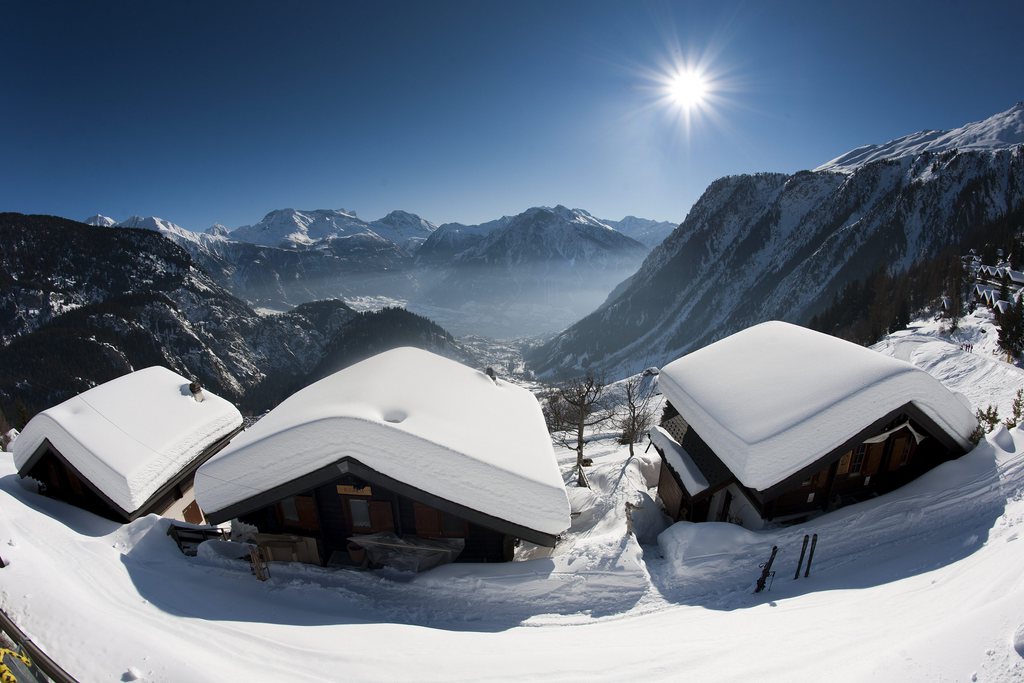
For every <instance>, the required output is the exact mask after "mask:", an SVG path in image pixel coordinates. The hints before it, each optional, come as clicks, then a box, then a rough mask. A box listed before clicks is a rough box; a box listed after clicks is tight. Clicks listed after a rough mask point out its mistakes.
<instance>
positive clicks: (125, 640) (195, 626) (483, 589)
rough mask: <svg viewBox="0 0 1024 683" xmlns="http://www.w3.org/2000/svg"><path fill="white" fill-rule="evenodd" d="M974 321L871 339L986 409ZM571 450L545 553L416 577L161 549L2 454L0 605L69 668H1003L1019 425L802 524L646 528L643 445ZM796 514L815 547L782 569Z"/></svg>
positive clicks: (773, 673) (1019, 596) (881, 675)
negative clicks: (808, 561)
mask: <svg viewBox="0 0 1024 683" xmlns="http://www.w3.org/2000/svg"><path fill="white" fill-rule="evenodd" d="M986 325H989V324H988V323H986V322H985V321H984V320H982V319H981V318H978V319H977V320H976V321H973V322H972V321H971V319H970V318H967V319H965V324H964V326H963V329H962V330H961V333H960V334H961V335H966V336H965V338H964V339H961V338H959V337H958V338H956V339H954V340H953V341H949V340H948V339H946V338H944V337H943V336H942V335H941V331H940V328H939V326H938V325H937V324H932V323H923V322H922V323H919V324H916V325H915V326H914V329H912V330H910V331H908V332H905V333H897V334H895V335H893V336H892V337H890V338H889V339H887V340H886V341H884V342H882V344H880V345H879V348H880V349H882V350H884V351H886V352H889V353H892V354H893V355H897V356H900V357H907V358H909V359H910V360H911V361H912V362H914V363H915V364H917V365H919V366H920V367H923V368H926V369H928V370H929V371H930V372H933V373H934V374H936V376H938V377H939V378H940V379H942V381H943V382H945V383H946V384H947V385H948V386H950V388H952V389H954V390H958V391H961V392H962V393H964V394H966V395H968V396H969V397H970V398H971V399H972V401H974V402H975V403H976V404H978V403H989V402H991V403H996V404H997V405H999V406H1000V410H1001V412H1004V411H1008V406H1009V402H1010V400H1011V399H1012V396H1013V393H1014V392H1015V391H1016V389H1017V388H1018V386H1020V385H1021V384H1022V380H1024V373H1022V372H1021V370H1019V369H1018V368H1015V367H1013V366H1008V365H1006V364H1004V363H1002V362H1000V361H999V360H997V359H995V358H994V357H993V354H991V353H990V352H989V351H988V350H986V347H985V342H984V339H983V338H982V333H981V331H980V330H981V329H984V328H985V327H986ZM989 327H990V325H989ZM984 334H985V335H989V334H993V332H992V330H991V329H989V330H988V331H987V332H985V333H984ZM970 335H975V337H974V338H975V339H976V341H975V347H974V353H973V354H969V353H968V352H966V351H961V350H960V346H959V344H960V343H963V342H964V341H965V340H966V338H968V337H969V336H970ZM977 340H981V341H977ZM995 355H998V354H995ZM1003 406H1006V408H1003ZM587 448H588V451H587V455H588V456H590V457H592V458H593V459H594V465H593V467H592V468H590V471H589V477H590V481H591V484H592V486H593V490H592V491H588V490H586V489H577V488H575V487H574V486H573V485H572V484H570V487H569V494H570V500H571V501H572V504H573V509H574V510H575V511H576V512H578V513H579V514H578V515H577V516H576V517H575V519H574V520H573V526H572V529H571V530H570V531H569V532H568V533H567V534H566V535H565V539H564V541H563V542H562V543H560V545H559V546H558V547H557V548H556V549H555V551H554V555H552V556H547V555H548V554H549V553H548V552H547V551H545V550H543V549H539V548H526V547H524V548H521V549H520V556H521V557H522V558H524V561H521V562H516V563H511V564H495V565H448V566H445V567H440V568H438V569H434V570H431V571H429V572H426V573H423V574H419V575H411V574H403V573H398V572H393V571H387V570H383V571H376V572H355V571H333V570H324V569H320V568H316V567H308V566H303V565H287V564H279V563H275V564H273V565H272V566H271V572H272V577H271V579H270V580H269V581H267V582H265V583H260V582H258V581H257V580H256V579H255V578H254V577H252V576H251V575H250V574H249V571H248V568H247V567H246V566H245V565H243V564H242V563H239V562H236V561H231V560H224V559H204V558H202V557H200V558H187V557H185V556H183V555H181V554H180V553H179V552H178V550H177V548H176V547H175V546H174V544H173V543H172V542H171V540H170V539H169V538H167V536H166V535H165V528H166V522H165V521H163V520H161V519H160V518H157V517H154V516H150V517H146V518H143V519H140V520H137V521H136V522H134V523H132V524H130V525H126V526H120V525H117V524H115V523H112V522H108V521H106V520H101V519H99V518H96V517H94V516H92V515H90V514H88V513H85V512H82V511H79V510H76V509H74V508H71V507H69V506H67V505H64V504H62V503H59V502H56V501H52V500H48V499H46V498H42V497H40V496H38V495H36V494H34V493H32V492H30V491H29V489H28V487H26V486H25V485H24V484H23V483H22V482H21V481H20V480H19V479H18V478H17V476H16V475H15V473H14V467H13V463H12V461H11V459H10V456H9V455H2V456H0V556H3V558H4V559H5V560H8V561H9V562H10V563H11V564H10V566H9V567H7V568H6V569H0V605H2V607H3V609H4V610H5V611H7V612H8V614H10V615H11V616H12V617H13V618H14V619H15V621H17V622H18V623H19V625H20V626H21V627H22V628H23V629H24V630H25V631H27V632H28V633H29V635H30V636H31V637H32V638H34V639H35V640H36V642H37V643H38V644H39V645H40V646H41V647H42V648H43V649H44V650H46V651H47V652H48V653H49V654H50V655H51V656H53V657H54V658H55V659H56V660H57V661H58V662H60V663H61V664H62V665H63V666H64V667H65V668H66V669H68V670H69V671H70V672H71V673H72V674H74V675H76V676H78V677H79V678H81V679H82V680H87V681H88V680H130V679H132V678H133V677H135V678H142V679H146V680H159V681H178V680H189V681H205V680H211V681H212V680H238V679H242V678H246V679H252V680H271V679H276V680H289V681H291V680H342V679H344V680H391V679H416V680H480V679H512V678H516V679H526V678H541V677H542V678H544V679H546V680H621V679H625V678H631V679H632V678H636V679H655V680H665V679H682V678H690V679H694V680H757V681H762V680H816V679H820V678H821V677H822V676H827V677H828V678H829V679H830V680H865V679H878V680H894V681H895V680H899V681H904V680H929V681H932V680H971V679H972V678H976V679H977V680H997V681H1008V680H1020V679H1021V678H1024V578H1022V574H1021V568H1022V567H1024V539H1021V538H1019V534H1020V532H1021V531H1022V530H1024V431H1021V430H1017V429H1014V430H1011V431H1006V430H1004V429H1002V428H1000V429H999V430H998V431H997V432H996V433H994V434H993V435H991V436H990V437H989V439H987V440H986V441H984V442H982V444H981V445H980V446H979V447H978V448H976V449H975V450H974V451H972V452H971V453H970V454H968V455H966V456H964V457H962V458H960V459H958V460H956V461H953V462H950V463H946V464H944V465H942V466H940V467H938V468H936V469H935V470H933V471H931V472H930V473H928V474H927V475H925V476H924V477H922V478H921V479H918V480H917V481H915V482H913V483H911V484H910V485H908V486H906V487H904V488H903V489H900V490H899V491H896V492H893V493H891V494H889V495H886V496H882V497H879V498H876V499H874V500H871V501H868V502H866V503H862V504H859V505H855V506H850V507H847V508H844V509H841V510H839V511H837V512H835V513H832V514H829V515H825V516H822V517H819V518H817V519H816V520H813V521H811V522H809V523H806V524H804V525H801V526H794V527H785V528H776V529H769V530H765V531H760V532H748V531H746V530H744V529H741V528H739V527H734V526H731V525H722V524H713V523H709V524H700V525H695V524H689V523H680V524H677V525H675V526H673V527H671V528H670V530H669V531H667V532H665V533H663V534H661V536H660V542H659V533H660V532H662V531H663V530H664V528H665V520H664V519H663V518H662V517H661V515H660V513H659V512H658V510H657V508H656V506H655V504H654V501H653V500H652V498H651V495H652V493H653V492H652V491H650V490H649V487H650V486H653V485H654V484H655V483H656V474H657V458H656V456H655V454H654V451H653V449H652V450H651V452H650V453H647V454H645V453H643V450H642V448H641V449H640V450H639V451H638V453H637V455H636V456H635V457H634V458H632V459H630V458H629V457H628V452H627V451H626V448H625V447H623V446H619V445H617V444H615V442H614V438H613V435H612V434H610V433H609V434H595V435H593V440H592V442H591V443H590V444H588V446H587ZM558 453H559V457H560V462H561V465H562V470H563V473H564V476H565V478H566V480H567V481H572V480H573V476H572V473H571V465H572V462H573V461H574V454H573V453H572V452H570V451H567V450H564V449H562V450H559V451H558ZM627 506H628V507H634V506H639V508H638V509H635V510H634V511H633V514H632V521H631V522H630V520H629V517H628V516H627ZM630 527H632V529H633V531H634V532H635V534H634V533H633V532H631V531H630ZM805 533H812V534H813V533H816V534H818V537H819V540H818V546H817V553H816V555H815V559H814V565H813V568H812V570H811V576H810V578H807V579H804V578H801V579H799V580H793V571H794V569H795V565H796V558H797V555H798V554H799V544H800V540H801V539H802V538H803V535H804V534H805ZM1018 540H1019V541H1020V542H1019V543H1018V542H1017V541H1018ZM773 544H777V545H778V546H779V548H780V552H779V555H778V558H777V560H776V564H775V569H776V570H777V572H778V573H777V576H776V577H775V580H774V582H773V584H772V586H771V590H770V591H767V592H764V593H760V594H757V595H755V594H753V593H752V589H753V584H754V581H755V579H756V578H757V575H758V573H759V570H758V567H757V565H758V563H760V562H763V561H765V560H766V559H767V557H768V553H769V551H770V548H771V546H772V545H773ZM529 557H533V558H534V559H525V558H529Z"/></svg>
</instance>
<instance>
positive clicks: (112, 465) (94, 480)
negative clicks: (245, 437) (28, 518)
mask: <svg viewBox="0 0 1024 683" xmlns="http://www.w3.org/2000/svg"><path fill="white" fill-rule="evenodd" d="M189 384H190V382H189V380H187V379H185V378H184V377H182V376H181V375H178V374H177V373H174V372H171V371H170V370H168V369H167V368H163V367H159V366H154V367H151V368H146V369H144V370H138V371H136V372H132V373H130V374H127V375H124V376H122V377H118V378H117V379H113V380H111V381H109V382H106V383H104V384H101V385H99V386H97V387H93V388H92V389H89V390H88V391H85V392H83V393H81V394H79V395H78V396H75V397H74V398H70V399H68V400H67V401H64V402H63V403H61V404H58V405H56V406H53V407H52V408H49V409H47V410H44V411H43V412H41V413H39V414H38V415H36V416H35V417H33V418H32V419H31V420H30V421H29V423H28V425H26V426H25V430H24V431H23V432H22V433H21V434H20V435H19V436H18V438H17V439H16V440H15V441H14V443H13V444H12V448H11V450H12V452H13V453H14V461H15V464H16V465H17V467H18V470H19V471H22V468H23V467H24V466H25V465H26V464H28V462H29V460H30V459H31V458H32V456H33V455H34V454H35V453H36V451H37V450H38V449H39V447H40V445H42V443H43V441H44V440H48V441H49V442H50V444H51V445H52V446H53V448H55V449H56V450H57V451H58V452H60V454H61V455H62V456H63V457H64V459H65V460H67V461H68V463H69V464H71V466H72V467H74V468H75V469H76V470H78V472H79V473H80V474H81V475H82V476H83V477H85V478H86V479H87V480H88V481H89V482H90V483H91V484H92V485H93V486H95V487H96V488H97V489H98V490H99V491H100V492H102V493H103V494H104V495H105V496H107V497H108V498H109V499H110V500H111V501H112V502H113V503H114V504H115V505H117V506H119V507H120V508H121V509H122V510H123V511H124V512H126V513H128V514H131V513H134V512H135V511H137V510H138V509H139V508H141V507H142V505H143V504H145V503H146V501H147V500H148V499H149V498H150V496H152V495H153V494H154V493H156V492H157V490H159V489H160V487H162V486H163V485H164V484H166V483H168V482H169V481H171V480H172V479H173V478H174V477H175V475H177V474H178V473H179V472H181V470H183V469H185V468H186V467H187V466H188V465H189V464H190V463H191V462H192V461H194V460H195V459H196V458H197V457H198V456H199V455H201V454H202V453H203V452H204V451H205V450H206V449H207V448H209V447H210V446H211V445H213V444H214V443H216V442H217V441H219V440H220V439H222V438H224V437H226V436H228V435H230V434H231V433H232V432H233V431H235V430H236V429H238V428H239V427H240V426H241V425H242V416H241V414H240V413H239V412H238V410H237V409H236V408H235V407H234V406H233V405H231V403H229V402H228V401H225V400H224V399H222V398H220V397H219V396H216V395H214V394H211V393H210V392H209V391H206V390H205V389H204V390H202V395H203V400H202V401H197V400H195V398H193V396H192V392H191V391H189Z"/></svg>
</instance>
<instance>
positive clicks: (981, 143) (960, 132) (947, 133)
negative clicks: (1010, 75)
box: [814, 102, 1024, 173]
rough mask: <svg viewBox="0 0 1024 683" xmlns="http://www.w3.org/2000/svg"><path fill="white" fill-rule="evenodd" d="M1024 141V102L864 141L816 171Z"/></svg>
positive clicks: (844, 170) (847, 169)
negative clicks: (953, 124)
mask: <svg viewBox="0 0 1024 683" xmlns="http://www.w3.org/2000/svg"><path fill="white" fill-rule="evenodd" d="M1022 143H1024V102H1018V103H1017V104H1015V105H1014V106H1013V107H1011V108H1010V109H1007V110H1006V111H1004V112H1000V113H998V114H995V115H994V116H990V117H988V118H987V119H984V120H982V121H975V122H973V123H968V124H966V125H964V126H961V127H959V128H954V129H953V130H924V131H920V132H918V133H911V134H910V135H904V136H903V137H900V138H896V139H895V140H890V141H889V142H886V143H883V144H879V145H864V146H863V147H858V148H857V149H854V150H851V151H849V152H847V153H846V154H842V155H840V156H838V157H836V158H835V159H832V160H831V161H828V162H826V163H824V164H822V165H821V166H819V167H818V168H816V169H814V170H815V171H839V172H842V173H852V172H853V171H855V170H856V169H857V168H859V167H861V166H863V165H864V164H868V163H871V162H872V161H878V160H880V159H899V158H901V157H907V156H917V155H919V154H922V153H923V152H948V151H951V150H956V149H958V150H997V149H1006V148H1009V147H1013V146H1014V145H1020V144H1022Z"/></svg>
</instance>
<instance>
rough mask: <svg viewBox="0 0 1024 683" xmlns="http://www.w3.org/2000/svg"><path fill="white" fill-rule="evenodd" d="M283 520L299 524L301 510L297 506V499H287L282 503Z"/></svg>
mask: <svg viewBox="0 0 1024 683" xmlns="http://www.w3.org/2000/svg"><path fill="white" fill-rule="evenodd" d="M281 519H282V520H283V521H285V522H298V521H299V510H298V508H297V507H296V506H295V498H294V497H292V498H285V499H284V500H282V501H281Z"/></svg>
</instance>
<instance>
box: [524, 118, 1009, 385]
mask: <svg viewBox="0 0 1024 683" xmlns="http://www.w3.org/2000/svg"><path fill="white" fill-rule="evenodd" d="M1022 142H1024V104H1021V103H1018V104H1017V105H1015V106H1014V107H1012V108H1011V109H1009V110H1008V111H1005V112H1002V113H999V114H996V115H995V116H992V117H990V118H988V119H986V120H984V121H979V122H977V123H971V124H968V125H966V126H963V127H961V128H958V129H955V130H952V131H925V132H922V133H915V134H913V135H908V136H904V137H901V138H898V139H897V140H893V141H891V142H888V143H885V144H881V145H868V146H865V147H860V148H858V149H856V150H853V151H851V152H849V153H847V154H844V155H842V156H840V157H837V158H836V159H834V160H832V161H830V162H828V163H826V164H823V165H822V166H820V167H819V168H818V169H817V170H815V171H801V172H798V173H794V174H792V175H788V174H783V173H761V174H756V175H739V176H730V177H726V178H721V179H719V180H716V181H715V182H713V183H712V184H711V185H710V186H709V187H708V189H707V190H706V191H705V192H704V194H703V196H702V197H701V198H700V199H699V200H698V201H697V203H696V204H695V205H694V206H693V208H692V209H691V211H690V213H689V215H687V217H686V220H685V221H683V223H682V225H680V226H679V227H678V228H677V229H676V230H675V231H674V232H673V233H672V234H671V235H670V236H669V237H668V238H667V239H665V241H664V242H662V243H661V244H660V245H659V246H657V247H656V248H655V249H654V250H653V251H652V252H651V253H650V255H649V256H647V258H646V259H645V261H644V263H643V265H642V266H641V267H640V269H639V270H638V271H637V272H636V274H634V275H633V276H632V277H630V278H629V279H628V280H627V281H626V282H624V283H623V284H622V285H621V286H620V287H618V288H617V289H616V290H615V292H613V293H612V294H611V295H610V296H609V298H608V300H607V301H606V302H605V303H603V304H602V305H601V306H600V307H599V308H597V310H595V311H594V312H593V313H591V314H590V315H588V316H586V317H585V318H583V319H582V320H580V321H579V322H577V323H576V324H574V325H572V326H571V327H570V328H568V329H567V330H565V331H564V332H562V333H561V334H559V335H557V336H556V337H555V338H554V339H552V340H551V341H549V342H548V343H546V344H544V345H542V346H540V347H538V348H536V349H534V350H533V352H532V353H531V354H529V356H528V361H530V363H531V364H532V366H533V367H534V368H535V369H536V370H538V371H539V372H540V373H542V374H546V375H566V374H578V373H581V372H583V371H584V370H588V369H589V370H596V371H601V372H605V373H607V374H608V375H609V376H612V377H617V376H622V375H624V374H627V373H630V372H634V371H637V370H640V369H642V368H643V367H645V366H646V365H659V364H662V363H665V362H666V361H669V360H672V359H674V358H676V357H678V356H680V355H682V354H685V353H687V352H688V351H691V350H693V349H696V348H699V347H701V346H703V345H705V344H708V343H710V342H712V341H715V340H716V339H719V338H721V337H724V336H726V335H728V334H731V333H733V332H735V331H737V330H739V329H742V328H744V327H746V326H749V325H752V324H755V323H758V322H761V321H764V320H768V319H782V320H787V321H791V322H797V323H807V322H808V321H809V320H810V319H811V317H812V316H813V315H815V313H817V312H819V311H821V310H822V309H823V308H824V307H825V306H827V305H828V304H829V303H830V302H832V301H833V299H834V298H835V297H836V294H837V293H838V292H839V291H841V290H842V288H843V287H844V286H846V285H847V284H849V283H851V282H853V281H855V280H858V279H863V278H866V277H867V276H868V275H869V274H871V273H872V272H874V271H875V270H876V269H878V268H880V267H884V268H886V269H888V271H889V272H890V273H900V272H903V271H905V270H906V269H907V268H909V267H910V266H911V265H913V264H916V263H919V262H920V261H922V260H923V259H926V258H930V257H933V256H935V255H937V254H938V253H939V252H941V251H942V250H944V249H950V248H954V249H959V248H962V244H963V242H964V240H965V239H967V238H968V237H969V236H971V235H976V234H978V233H979V231H981V230H983V229H984V228H986V226H994V225H1004V226H1005V225H1007V224H1009V225H1016V226H1017V229H1024V145H1022V144H1021V143H1022ZM978 246H980V245H978Z"/></svg>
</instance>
